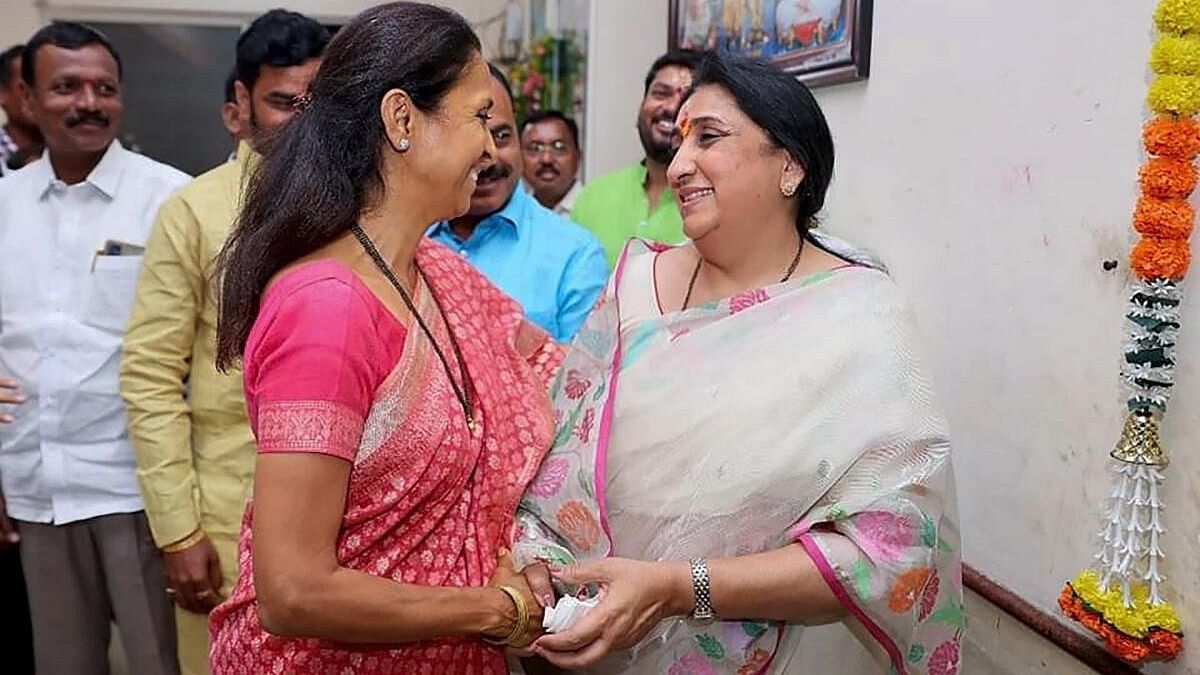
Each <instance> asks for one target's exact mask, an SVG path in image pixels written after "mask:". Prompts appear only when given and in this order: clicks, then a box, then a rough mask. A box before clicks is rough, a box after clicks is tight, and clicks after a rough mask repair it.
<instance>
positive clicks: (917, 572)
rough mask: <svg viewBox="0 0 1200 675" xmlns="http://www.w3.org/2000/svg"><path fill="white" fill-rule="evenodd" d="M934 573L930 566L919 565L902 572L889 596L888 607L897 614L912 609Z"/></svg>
mask: <svg viewBox="0 0 1200 675" xmlns="http://www.w3.org/2000/svg"><path fill="white" fill-rule="evenodd" d="M932 575H933V569H932V568H929V567H918V568H916V569H912V570H909V571H907V572H905V573H904V574H901V575H900V578H899V579H896V583H895V584H893V585H892V591H891V593H890V595H889V597H888V607H889V608H890V609H891V610H892V611H893V612H895V613H897V614H903V613H905V612H907V611H908V610H910V609H912V608H913V605H915V604H916V603H917V599H918V598H920V597H921V593H922V591H924V590H925V584H926V583H928V582H929V577H930V576H932Z"/></svg>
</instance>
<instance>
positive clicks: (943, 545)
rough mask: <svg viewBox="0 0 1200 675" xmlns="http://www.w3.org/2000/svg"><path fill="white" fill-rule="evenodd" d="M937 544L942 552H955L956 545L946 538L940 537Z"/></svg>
mask: <svg viewBox="0 0 1200 675" xmlns="http://www.w3.org/2000/svg"><path fill="white" fill-rule="evenodd" d="M937 544H938V551H941V552H942V553H954V547H953V546H951V545H950V542H948V541H946V540H945V539H942V538H941V537H938V540H937Z"/></svg>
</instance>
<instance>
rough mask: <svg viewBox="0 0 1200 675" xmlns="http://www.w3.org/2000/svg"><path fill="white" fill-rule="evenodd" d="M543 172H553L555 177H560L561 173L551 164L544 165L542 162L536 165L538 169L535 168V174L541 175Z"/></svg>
mask: <svg viewBox="0 0 1200 675" xmlns="http://www.w3.org/2000/svg"><path fill="white" fill-rule="evenodd" d="M543 171H553V172H554V175H555V176H557V175H560V174H561V173H562V172H561V171H559V170H558V167H557V166H554V165H553V164H546V163H544V162H543V163H541V164H538V167H537V173H541V172H543Z"/></svg>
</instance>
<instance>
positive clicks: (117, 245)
mask: <svg viewBox="0 0 1200 675" xmlns="http://www.w3.org/2000/svg"><path fill="white" fill-rule="evenodd" d="M145 252H146V248H145V247H144V246H138V245H137V244H131V243H129V242H127V241H118V240H116V239H107V240H105V242H104V246H102V247H100V249H99V250H97V251H96V253H95V254H94V255H93V256H92V272H95V271H96V260H97V259H98V258H100V256H105V257H117V256H135V255H142V254H143V253H145Z"/></svg>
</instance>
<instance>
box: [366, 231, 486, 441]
mask: <svg viewBox="0 0 1200 675" xmlns="http://www.w3.org/2000/svg"><path fill="white" fill-rule="evenodd" d="M350 231H351V232H353V233H354V237H355V238H356V239H358V243H359V244H362V247H363V250H364V251H366V252H367V255H368V256H370V258H371V261H372V262H374V263H375V266H376V267H378V268H379V271H380V272H383V276H385V277H387V280H388V281H389V282H391V284H392V286H393V287H394V288H395V289H396V291H397V292H399V293H400V298H401V299H402V300H404V305H405V306H406V307H408V311H409V312H410V313H412V315H413V318H414V319H416V320H417V324H418V325H419V326H420V327H421V331H422V332H423V333H425V337H426V338H428V339H429V344H431V345H433V351H434V352H435V353H436V354H437V356H438V360H440V361H441V362H442V368H443V369H444V370H445V371H446V379H447V380H450V386H452V387H454V395H455V396H457V397H458V402H459V403H460V404H461V405H462V409H463V415H464V416H465V417H466V418H467V430H468V431H470V432H471V434H472V435H475V434H476V432H478V431H479V423H478V422H477V421H476V420H475V387H474V386H473V385H472V383H471V376H470V375H469V374H468V373H467V366H466V362H465V361H463V356H462V350H461V349H459V346H458V339H457V338H455V337H454V330H453V329H451V328H450V321H449V320H447V319H446V311H445V310H444V309H442V302H441V301H440V300H438V296H437V293H435V292H434V290H433V286H432V285H431V284H430V283H429V279H428V278H426V276H425V272H424V270H422V269H421V266H420V265H418V264H417V263H416V261H415V260H414V261H413V266H414V267H416V268H417V275H418V276H419V277H420V278H421V280H423V281H424V282H425V288H426V290H428V291H429V294H430V296H432V297H433V304H434V306H435V307H437V310H438V314H439V315H440V316H441V317H442V323H443V324H444V325H445V326H446V335H449V336H450V347H451V348H452V349H453V350H454V358H455V359H456V360H457V361H458V372H459V376H460V378H461V380H462V386H461V387H460V386H459V384H458V382H457V381H456V380H455V379H454V375H453V374H452V373H451V370H450V361H449V360H448V359H447V358H446V353H445V352H443V351H442V348H441V346H440V345H438V343H437V340H435V339H433V331H431V330H429V326H428V324H426V323H425V319H424V318H422V317H421V313H420V312H418V311H417V305H416V304H415V303H414V302H413V301H412V298H411V297H410V296H409V294H408V291H406V290H404V284H401V283H400V278H399V277H398V276H396V272H395V270H393V269H392V266H391V265H390V264H388V262H387V261H386V260H384V259H383V255H382V254H381V253H380V252H379V249H377V248H375V242H373V241H371V238H370V237H368V236H367V233H366V232H364V231H363V229H362V226H361V225H359V224H358V223H355V224H354V225H351V226H350Z"/></svg>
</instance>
